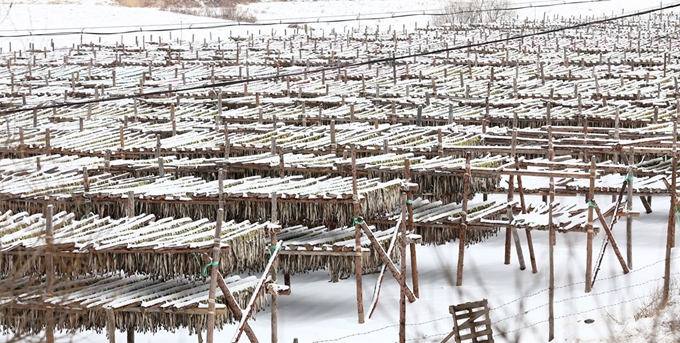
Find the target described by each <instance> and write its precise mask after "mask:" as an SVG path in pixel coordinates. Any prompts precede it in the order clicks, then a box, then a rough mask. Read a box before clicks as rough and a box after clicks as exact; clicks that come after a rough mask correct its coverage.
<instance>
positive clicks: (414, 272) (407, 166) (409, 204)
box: [388, 131, 441, 298]
mask: <svg viewBox="0 0 680 343" xmlns="http://www.w3.org/2000/svg"><path fill="white" fill-rule="evenodd" d="M440 132H441V131H440ZM404 179H405V180H406V181H407V182H410V181H411V161H410V160H409V159H408V158H407V159H404ZM406 210H407V211H408V219H407V225H408V232H410V233H413V232H414V231H413V191H412V190H411V189H409V190H408V191H406ZM409 252H410V257H411V282H412V284H413V295H415V296H416V298H419V297H420V286H419V285H418V260H417V257H416V245H415V243H414V242H410V243H409ZM401 253H402V254H405V253H406V251H405V250H402V252H401ZM388 255H389V253H388ZM404 284H405V283H404Z"/></svg>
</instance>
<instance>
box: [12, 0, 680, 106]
mask: <svg viewBox="0 0 680 343" xmlns="http://www.w3.org/2000/svg"><path fill="white" fill-rule="evenodd" d="M678 7H680V1H676V3H675V4H671V5H666V6H661V7H655V8H652V9H648V10H642V11H636V12H635V13H628V14H622V15H619V16H614V17H609V18H602V19H595V20H591V21H586V22H581V23H576V24H572V25H567V26H561V27H557V28H552V29H548V30H543V31H537V32H533V33H526V34H520V35H516V36H512V37H507V38H499V39H493V40H486V41H481V42H476V43H471V42H468V43H467V44H465V45H458V46H454V47H448V48H444V49H437V50H431V51H426V52H421V53H415V54H408V55H400V56H393V57H385V58H379V59H372V60H366V61H360V62H354V63H348V64H344V65H339V66H332V67H322V68H316V69H312V70H304V71H298V72H290V73H285V74H278V75H277V74H271V75H266V76H260V77H253V78H248V79H240V80H233V81H224V82H216V83H210V84H203V85H196V86H191V87H185V88H177V89H172V90H162V91H153V92H145V93H143V94H137V93H135V94H130V95H119V96H113V97H108V98H99V99H90V100H85V101H73V102H62V103H53V104H51V105H40V106H31V107H21V108H14V109H3V110H0V112H1V113H2V114H3V115H8V114H13V113H18V112H24V111H31V110H45V109H52V108H61V107H67V106H79V105H87V104H93V103H102V102H110V101H119V100H126V99H136V98H141V97H143V96H153V95H165V94H173V93H182V92H188V91H194V90H200V89H214V88H220V87H225V86H233V85H238V84H244V83H249V82H256V81H267V80H272V79H283V78H286V77H291V76H300V75H304V74H316V73H321V72H326V71H334V70H340V69H341V68H347V67H357V66H363V65H369V64H375V63H385V62H394V61H397V60H403V59H410V58H415V57H422V56H428V55H435V54H441V53H445V52H447V51H456V50H462V49H469V48H474V47H480V46H485V45H490V44H497V43H504V42H508V41H512V40H517V39H524V38H531V37H536V36H542V35H546V34H551V33H556V32H560V31H565V30H572V29H578V28H582V27H586V26H590V25H596V24H603V23H607V22H612V21H617V20H622V19H627V18H633V17H639V16H643V15H647V14H652V13H656V12H660V11H664V10H669V9H673V8H678Z"/></svg>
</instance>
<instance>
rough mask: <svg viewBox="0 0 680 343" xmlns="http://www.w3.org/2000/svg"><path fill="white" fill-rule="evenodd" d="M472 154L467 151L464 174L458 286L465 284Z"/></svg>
mask: <svg viewBox="0 0 680 343" xmlns="http://www.w3.org/2000/svg"><path fill="white" fill-rule="evenodd" d="M471 157H472V154H471V153H470V152H469V151H468V152H466V153H465V174H464V176H463V184H464V186H463V206H462V213H461V216H460V222H461V225H460V233H459V235H458V267H457V270H456V286H462V285H463V261H464V258H465V239H466V238H465V236H466V233H467V205H468V196H469V194H470V159H471Z"/></svg>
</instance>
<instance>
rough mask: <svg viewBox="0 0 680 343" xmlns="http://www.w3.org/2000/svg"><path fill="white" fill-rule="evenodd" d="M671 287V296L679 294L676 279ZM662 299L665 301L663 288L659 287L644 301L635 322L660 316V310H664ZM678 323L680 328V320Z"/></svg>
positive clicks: (636, 314) (635, 316)
mask: <svg viewBox="0 0 680 343" xmlns="http://www.w3.org/2000/svg"><path fill="white" fill-rule="evenodd" d="M670 287H671V288H670V289H671V290H670V292H671V294H674V293H676V292H677V290H678V282H677V280H676V279H675V278H673V279H671V283H670ZM662 299H663V286H661V285H658V286H657V287H656V288H654V289H653V290H652V291H651V292H649V296H648V297H647V299H645V300H644V301H642V304H641V305H640V307H639V308H638V311H637V312H636V313H635V315H634V316H633V317H634V318H635V320H639V319H641V318H652V317H654V316H657V315H658V314H659V310H661V309H662V306H661V305H662V304H661V300H662ZM678 322H679V323H677V324H678V326H679V327H680V319H679V320H678Z"/></svg>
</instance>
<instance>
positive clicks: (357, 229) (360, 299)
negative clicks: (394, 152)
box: [331, 120, 364, 324]
mask: <svg viewBox="0 0 680 343" xmlns="http://www.w3.org/2000/svg"><path fill="white" fill-rule="evenodd" d="M334 124H335V122H334V121H333V120H331V137H332V142H331V147H332V146H333V145H334V143H335V142H333V141H334V140H335V130H334V129H335V125H334ZM351 153H352V198H353V199H352V200H353V203H354V204H353V211H354V212H353V213H354V244H355V246H354V251H356V252H357V253H358V254H357V256H355V257H354V267H355V270H356V294H357V315H358V317H359V324H363V323H364V296H363V290H362V288H363V283H362V281H361V276H362V270H363V266H362V263H363V261H361V225H359V224H358V222H359V211H360V206H359V189H358V186H357V155H356V151H355V148H354V145H352V151H351Z"/></svg>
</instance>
